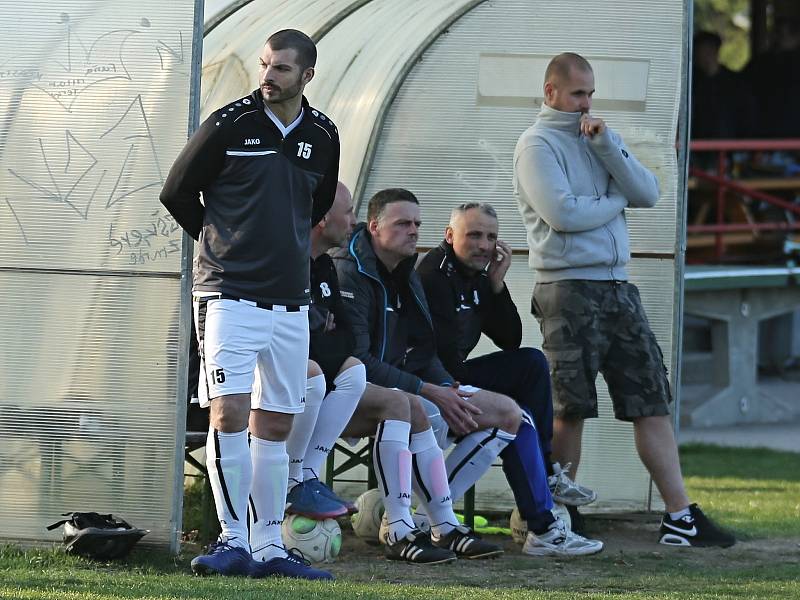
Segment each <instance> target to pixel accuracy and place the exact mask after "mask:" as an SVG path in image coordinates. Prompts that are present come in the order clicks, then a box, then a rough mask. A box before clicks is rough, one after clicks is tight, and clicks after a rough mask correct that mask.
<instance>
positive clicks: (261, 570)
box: [250, 550, 333, 581]
mask: <svg viewBox="0 0 800 600" xmlns="http://www.w3.org/2000/svg"><path fill="white" fill-rule="evenodd" d="M286 552H287V553H288V556H286V558H280V557H279V558H273V559H270V560H267V561H258V560H254V561H253V562H252V566H251V569H250V577H254V578H256V579H261V578H263V577H292V578H294V579H311V580H315V579H316V580H320V581H333V575H331V574H330V573H328V572H327V571H323V570H321V569H315V568H314V567H312V566H311V563H310V562H308V561H307V560H306V559H305V558H303V557H302V556H301V555H299V554H297V553H296V552H295V551H293V550H287V551H286Z"/></svg>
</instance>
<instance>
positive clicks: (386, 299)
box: [350, 233, 389, 362]
mask: <svg viewBox="0 0 800 600" xmlns="http://www.w3.org/2000/svg"><path fill="white" fill-rule="evenodd" d="M359 235H361V234H360V233H359V234H357V235H356V237H354V238H353V239H352V240H350V255H351V256H352V257H353V258H354V259H355V261H356V266H357V268H358V272H359V273H362V274H364V275H366V276H367V277H369V278H370V279H372V280H374V281H377V282H378V285H379V286H381V289H382V290H383V340H382V341H381V356H380V359H379V360H380V361H381V362H383V356H384V354H385V353H386V307H387V306H389V294H388V292H387V291H386V286H385V285H383V282H382V281H381V280H380V279H379V278H378V277H375V276H374V275H372V274H371V273H367V272H366V271H365V270H364V269H363V268H362V267H361V261H360V260H358V256H356V253H355V251H354V250H353V246H354V244H355V241H356V238H357V237H358V236H359Z"/></svg>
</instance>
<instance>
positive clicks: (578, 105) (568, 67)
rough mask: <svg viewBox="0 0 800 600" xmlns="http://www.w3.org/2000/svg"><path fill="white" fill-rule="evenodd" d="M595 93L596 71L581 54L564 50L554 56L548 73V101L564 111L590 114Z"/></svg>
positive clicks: (545, 74)
mask: <svg viewBox="0 0 800 600" xmlns="http://www.w3.org/2000/svg"><path fill="white" fill-rule="evenodd" d="M593 94H594V72H593V71H592V65H590V64H589V61H588V60H586V59H585V58H583V57H582V56H581V55H580V54H575V53H574V52H564V53H563V54H559V55H558V56H556V57H554V58H553V59H552V60H551V61H550V64H549V65H547V70H546V71H545V73H544V101H545V104H547V106H549V107H550V108H554V109H556V110H560V111H563V112H581V113H588V112H589V110H590V109H591V107H592V95H593Z"/></svg>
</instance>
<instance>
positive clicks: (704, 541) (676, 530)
mask: <svg viewBox="0 0 800 600" xmlns="http://www.w3.org/2000/svg"><path fill="white" fill-rule="evenodd" d="M658 535H659V539H658V542H659V543H660V544H664V545H666V546H694V547H699V548H705V547H709V546H719V547H721V548H728V547H729V546H733V545H734V544H735V543H736V538H735V537H733V535H731V534H730V533H728V532H727V531H723V530H722V529H720V528H719V527H717V525H715V524H714V522H713V521H712V520H711V519H709V518H708V517H707V516H705V515H704V514H703V511H702V510H700V508H699V507H698V506H697V504H691V505H690V506H689V514H688V515H686V516H684V517H681V518H680V519H676V520H674V521H673V520H672V519H671V518H670V516H669V514H665V515H664V516H663V517H662V518H661V529H660V530H659V532H658Z"/></svg>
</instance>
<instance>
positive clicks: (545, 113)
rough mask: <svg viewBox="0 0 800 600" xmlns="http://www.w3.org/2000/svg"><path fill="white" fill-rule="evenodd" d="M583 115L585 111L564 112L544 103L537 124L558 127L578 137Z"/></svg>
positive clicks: (552, 127)
mask: <svg viewBox="0 0 800 600" xmlns="http://www.w3.org/2000/svg"><path fill="white" fill-rule="evenodd" d="M582 116H583V113H580V112H563V111H561V110H556V109H555V108H551V107H549V106H547V104H542V110H540V111H539V118H538V119H537V120H536V125H537V126H539V127H548V128H550V129H558V130H560V131H564V132H566V133H571V134H573V135H575V136H576V137H577V136H579V135H580V132H581V117H582Z"/></svg>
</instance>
